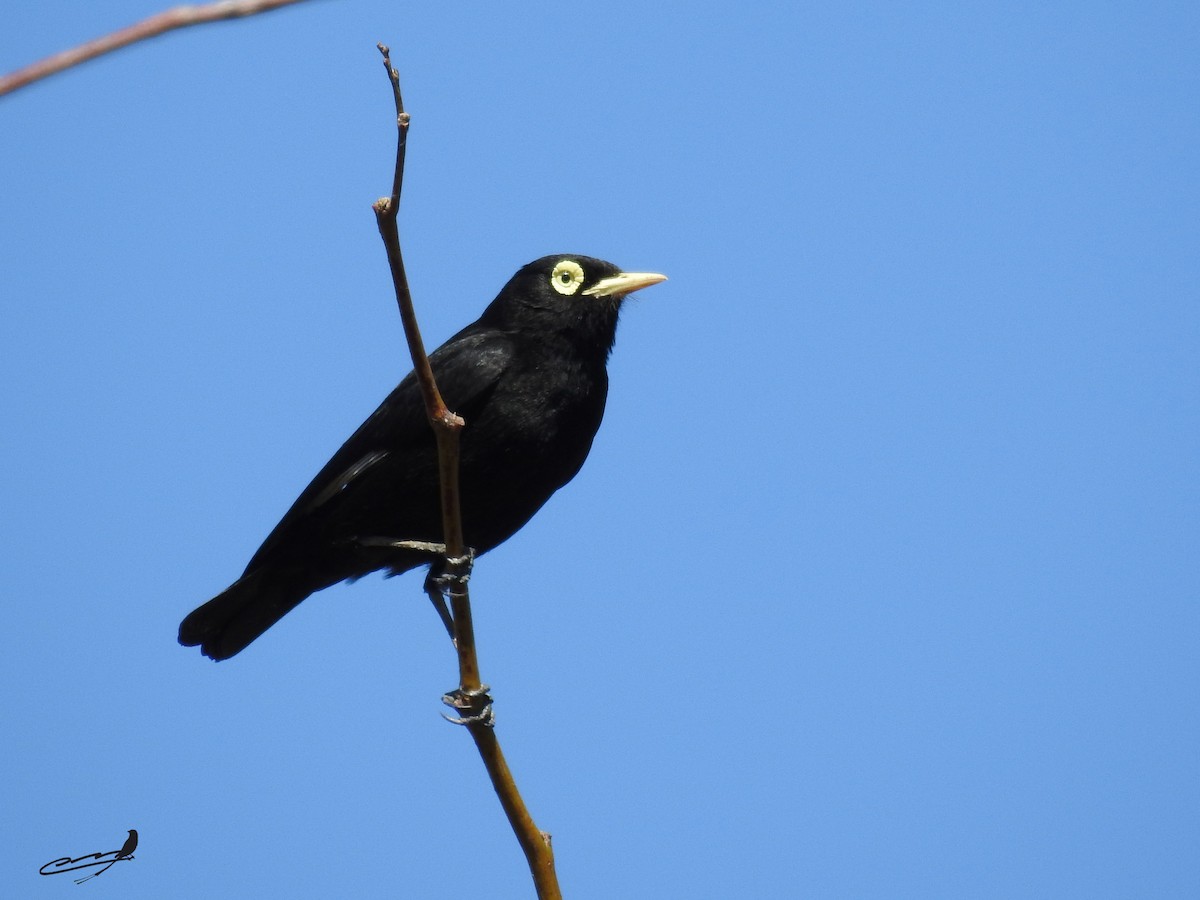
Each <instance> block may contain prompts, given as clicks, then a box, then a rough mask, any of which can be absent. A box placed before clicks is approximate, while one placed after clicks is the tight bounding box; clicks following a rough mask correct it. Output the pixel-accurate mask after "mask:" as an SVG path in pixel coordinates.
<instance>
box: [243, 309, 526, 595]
mask: <svg viewBox="0 0 1200 900" xmlns="http://www.w3.org/2000/svg"><path fill="white" fill-rule="evenodd" d="M513 353H514V345H513V342H512V340H511V339H510V338H509V337H508V335H506V334H504V333H503V332H499V331H495V330H492V329H485V328H483V327H481V326H479V325H478V323H476V324H474V325H470V326H468V327H467V328H465V329H463V330H462V331H460V332H459V333H458V334H456V335H455V336H454V337H452V338H451V339H450V340H448V341H447V342H446V343H445V344H443V345H442V346H441V347H439V348H438V349H437V350H435V351H434V352H433V354H432V355H431V356H430V358H429V360H430V364H431V365H432V367H433V372H434V378H435V379H436V380H437V385H438V390H439V391H440V392H441V394H442V397H443V399H444V400H445V402H446V405H447V406H448V407H449V408H450V409H451V410H453V411H454V412H456V413H458V414H459V415H461V416H462V417H463V418H464V419H466V420H467V421H468V422H469V421H471V419H472V417H473V413H474V411H476V410H478V409H479V408H480V407H481V406H482V405H483V404H484V403H486V402H487V398H488V397H489V396H491V393H492V390H493V389H494V388H495V386H496V384H497V383H498V382H499V380H500V378H501V376H502V375H503V374H504V372H505V370H506V369H507V368H508V367H509V365H510V364H511V362H512V358H513ZM432 441H433V433H432V431H431V430H430V426H429V422H428V420H427V419H426V416H425V404H424V400H423V398H422V396H421V388H420V385H419V384H418V383H417V379H416V376H415V374H413V373H411V372H410V373H409V374H408V375H407V376H406V377H405V379H404V380H403V381H401V382H400V384H399V385H397V386H396V388H395V390H393V391H392V392H391V393H390V394H389V395H388V396H387V398H386V399H385V400H384V401H383V403H381V404H380V405H379V407H378V408H377V409H376V410H375V412H373V413H371V415H370V416H369V417H368V418H367V420H366V421H365V422H363V423H362V425H360V426H359V427H358V430H356V431H355V432H354V434H352V435H351V436H350V438H349V439H348V440H347V441H346V443H344V444H343V445H342V447H341V449H340V450H338V451H337V453H335V454H334V455H333V458H332V459H330V460H329V462H327V463H326V464H325V466H324V467H323V468H322V469H321V471H320V472H318V473H317V475H316V477H314V478H313V480H312V481H311V482H310V483H309V485H308V487H306V488H305V489H304V491H303V492H302V493H301V494H300V496H299V497H297V498H296V502H295V503H293V504H292V507H291V509H289V510H288V511H287V513H285V514H284V516H283V518H282V519H281V520H280V521H279V524H278V525H276V526H275V528H274V530H273V531H272V532H271V534H270V535H269V536H268V537H267V539H266V540H265V541H264V542H263V545H262V546H261V547H260V548H259V549H258V552H257V553H255V554H254V557H253V559H251V560H250V564H249V565H248V566H247V567H246V571H247V572H250V571H251V570H252V569H254V568H255V567H256V566H257V564H258V563H259V562H260V561H262V560H263V559H264V558H265V557H267V556H269V555H270V553H271V551H272V550H273V549H275V548H276V546H278V545H279V544H280V543H281V542H283V540H284V536H285V535H286V534H287V533H288V532H289V531H290V530H291V528H292V526H294V525H295V524H297V523H298V522H300V521H303V520H308V519H309V518H310V517H313V516H318V517H319V516H320V515H321V514H322V512H323V511H324V509H325V508H326V507H329V506H330V505H331V504H332V502H333V501H334V500H336V499H337V498H340V497H342V496H343V495H344V494H345V492H346V490H347V489H348V488H350V487H352V486H355V485H357V484H360V483H362V482H363V481H365V480H366V479H369V477H370V473H371V472H372V471H373V470H375V469H376V468H377V467H378V466H379V464H380V463H382V462H383V461H384V460H387V459H389V458H392V459H393V460H394V458H395V457H396V456H403V455H404V454H405V453H406V452H407V451H410V450H412V449H413V448H415V447H421V446H427V445H429V444H431V443H432Z"/></svg>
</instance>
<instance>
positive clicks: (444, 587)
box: [425, 544, 475, 646]
mask: <svg viewBox="0 0 1200 900" xmlns="http://www.w3.org/2000/svg"><path fill="white" fill-rule="evenodd" d="M438 546H442V545H440V544H439V545H438ZM442 550H443V551H444V550H445V547H444V546H442ZM474 565H475V551H474V550H473V549H471V548H470V547H468V548H467V552H466V555H464V556H445V557H443V558H442V560H441V561H440V562H436V563H434V564H433V565H432V566H430V567H429V574H428V575H426V576H425V593H426V594H428V595H429V602H431V603H432V604H433V608H434V609H435V610H437V614H438V618H440V619H441V620H442V625H444V626H445V627H446V634H448V635H450V640H451V641H453V640H454V618H453V617H452V616H451V615H450V607H448V606H447V605H446V597H447V595H449V594H453V593H456V592H458V593H461V592H463V591H465V590H466V587H467V582H468V581H470V580H471V568H472V567H473V566H474ZM455 646H457V643H456V644H455Z"/></svg>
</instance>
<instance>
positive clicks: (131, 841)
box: [117, 828, 137, 859]
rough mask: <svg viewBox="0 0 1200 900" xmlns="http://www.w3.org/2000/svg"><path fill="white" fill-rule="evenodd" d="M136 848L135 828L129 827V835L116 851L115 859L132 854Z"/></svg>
mask: <svg viewBox="0 0 1200 900" xmlns="http://www.w3.org/2000/svg"><path fill="white" fill-rule="evenodd" d="M136 849H137V829H136V828H130V829H129V837H127V838H125V843H124V844H123V845H122V846H121V849H120V850H118V851H117V859H125V858H126V857H130V856H133V851H134V850H136Z"/></svg>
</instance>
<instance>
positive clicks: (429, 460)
mask: <svg viewBox="0 0 1200 900" xmlns="http://www.w3.org/2000/svg"><path fill="white" fill-rule="evenodd" d="M665 280H666V279H665V276H663V275H655V274H649V273H641V272H622V271H621V270H620V269H618V268H617V267H616V266H614V265H613V264H612V263H608V262H604V261H603V260H599V259H592V258H590V257H587V256H571V255H567V254H563V255H557V256H546V257H543V258H542V259H539V260H537V261H536V262H532V263H530V264H529V265H527V266H525V267H524V268H522V269H521V270H520V271H519V272H517V274H516V275H514V276H513V277H512V278H511V279H510V280H509V282H508V284H506V285H505V286H504V289H503V290H501V291H500V294H499V295H498V296H497V297H496V299H495V300H493V301H492V302H491V304H490V305H489V306H488V307H487V309H485V310H484V311H483V315H481V316H480V317H479V319H478V320H477V321H476V322H474V323H472V324H471V325H468V326H467V327H466V328H464V329H463V330H462V331H460V332H459V333H458V334H456V335H454V337H452V338H450V340H448V341H446V343H444V344H443V345H442V346H441V347H439V348H438V349H437V350H435V351H434V352H433V354H432V355H431V356H430V362H431V363H432V366H433V372H434V375H435V377H436V378H437V383H438V388H439V390H440V391H441V393H442V396H443V398H444V399H445V402H446V405H447V406H448V407H449V408H450V409H452V410H454V411H455V412H456V413H458V414H459V415H460V416H462V417H463V419H465V420H466V427H465V428H464V429H463V430H462V433H461V436H460V482H461V494H462V513H463V531H464V536H465V539H466V543H467V545H468V546H470V547H472V548H474V550H475V551H476V553H484V552H486V551H488V550H491V549H492V548H493V547H495V546H497V545H498V544H501V543H503V542H504V541H505V540H507V539H508V538H510V537H511V536H512V535H513V534H514V533H515V532H516V531H517V530H518V529H519V528H520V527H521V526H522V525H524V524H525V523H526V522H528V521H529V519H530V517H532V516H533V514H534V513H536V512H537V511H538V510H539V509H540V508H541V507H542V505H543V504H544V503H545V502H546V501H547V500H549V499H550V496H551V495H552V494H553V493H554V492H555V491H556V490H558V489H559V488H560V487H562V486H563V485H564V484H566V483H567V482H568V481H570V480H571V479H572V478H573V477H575V473H576V472H578V471H579V468H580V466H582V465H583V461H584V459H586V458H587V455H588V451H589V450H590V449H591V446H592V439H593V438H594V437H595V436H596V430H597V429H598V428H599V427H600V419H601V417H602V416H603V415H604V401H605V398H606V396H607V394H608V371H607V369H606V363H607V362H608V356H609V353H610V352H611V351H612V346H613V341H614V339H615V337H616V328H617V316H618V314H619V312H620V309H621V303H622V301H623V300H624V299H625V296H626V295H627V294H629V293H631V292H632V291H636V290H639V289H640V288H644V287H647V286H648V285H652V284H657V283H658V282H660V281H665ZM437 472H438V465H437V453H436V444H435V439H434V436H433V432H432V431H431V429H430V427H429V424H428V422H427V420H426V417H425V408H424V405H423V402H422V398H421V391H420V388H419V386H418V384H417V381H416V377H415V376H414V375H413V374H412V373H409V375H408V376H407V377H406V378H405V379H404V380H403V381H401V382H400V384H399V386H398V387H396V389H395V390H394V391H392V393H391V394H389V395H388V397H387V399H386V400H384V401H383V403H382V404H380V406H379V408H378V409H377V410H375V412H374V413H372V414H371V417H370V418H368V419H367V421H366V422H364V423H363V424H362V425H361V426H360V427H359V429H358V430H357V431H356V432H354V434H353V435H351V437H350V439H349V440H348V441H346V443H345V444H343V445H342V448H341V449H340V450H338V452H337V453H335V454H334V456H333V459H331V460H330V461H329V462H328V463H327V464H326V465H325V467H324V468H323V469H321V471H320V472H318V473H317V476H316V477H315V478H314V479H313V480H312V482H311V483H310V484H309V486H308V487H307V488H305V489H304V492H303V493H302V494H300V497H299V498H298V499H297V500H296V502H295V503H293V504H292V508H291V509H289V510H288V512H287V514H286V515H284V517H283V519H282V520H281V521H280V523H279V524H278V525H276V526H275V530H274V531H272V532H271V533H270V535H268V536H267V539H266V541H264V542H263V545H262V546H261V547H259V549H258V552H257V553H255V554H254V557H253V558H252V559H251V560H250V563H249V565H247V566H246V571H245V572H243V573H242V577H241V578H239V579H238V580H237V581H235V582H234V583H233V584H232V585H231V586H230V587H229V588H227V589H226V590H225V591H224V592H223V593H221V594H219V595H218V596H217V597H215V598H214V599H212V600H210V601H209V602H208V603H205V604H204V605H203V606H201V607H199V608H198V609H196V610H195V611H194V612H192V613H191V614H190V615H189V616H188V617H187V618H185V619H184V620H183V622H182V623H181V624H180V626H179V643H181V644H183V645H185V646H189V647H194V646H196V645H199V646H200V648H201V650H202V652H203V653H204V654H205V655H206V656H209V657H211V658H212V659H217V660H220V659H228V658H229V657H231V656H233V655H234V654H236V653H239V652H241V651H242V650H244V649H245V648H246V647H247V646H248V645H249V644H250V642H251V641H253V640H254V639H255V638H257V637H258V636H259V635H261V634H262V633H263V632H264V631H266V630H267V629H268V628H270V627H271V626H272V625H274V624H275V623H276V622H278V621H279V620H280V619H281V618H282V617H283V616H284V615H285V614H286V613H287V612H288V611H289V610H291V609H293V608H294V607H295V606H296V605H297V604H299V603H300V601H302V600H304V599H305V598H306V597H308V596H309V595H310V594H312V593H313V592H314V591H319V590H321V589H323V588H327V587H329V586H330V585H333V584H336V583H338V582H339V581H344V580H346V579H355V578H360V577H362V576H363V575H366V574H368V573H370V572H375V571H378V570H381V569H383V570H386V571H387V573H388V574H389V575H396V574H399V573H401V572H405V571H408V570H409V569H413V568H416V567H417V566H419V565H422V564H425V563H429V562H430V556H429V555H428V554H425V553H421V552H419V551H415V550H397V549H395V548H393V547H388V546H384V545H385V544H386V543H387V541H398V540H403V541H409V540H418V541H429V542H439V541H441V539H442V519H441V503H440V499H439V493H438V490H439V488H438V474H437Z"/></svg>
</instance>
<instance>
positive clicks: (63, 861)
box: [38, 828, 138, 884]
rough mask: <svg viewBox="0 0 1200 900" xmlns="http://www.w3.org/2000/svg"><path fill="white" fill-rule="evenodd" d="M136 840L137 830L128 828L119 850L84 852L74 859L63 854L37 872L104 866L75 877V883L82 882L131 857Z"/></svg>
mask: <svg viewBox="0 0 1200 900" xmlns="http://www.w3.org/2000/svg"><path fill="white" fill-rule="evenodd" d="M137 842H138V835H137V830H136V829H133V828H130V829H129V837H127V838H126V839H125V843H124V844H123V845H122V847H121V849H120V850H109V851H108V852H106V853H85V854H84V855H83V856H77V857H75V858H74V859H72V858H71V857H69V856H63V857H60V858H58V859H53V860H51V861H50V862H48V863H46V864H45V865H44V866H42V867H41V868H40V869H38V872H39V873H41V874H42V875H58V874H59V873H60V872H74V871H75V870H77V869H88V868H91V867H92V866H104V868H103V869H101V870H100V871H99V872H93V873H92V874H91V875H87V876H85V877H83V878H76V879H75V883H76V884H83V883H84V882H85V881H88V880H89V879H92V878H95V877H96V876H97V875H103V874H104V873H105V872H107V871H108V870H109V869H111V868H112V867H113V866H115V865H116V864H117V863H119V862H124V861H125V860H130V859H133V851H134V850H136V849H137ZM110 857H111V858H110ZM85 859H86V860H91V862H84V860H85Z"/></svg>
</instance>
